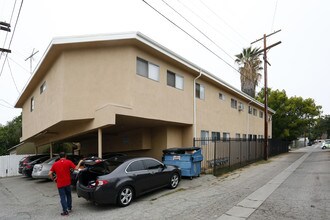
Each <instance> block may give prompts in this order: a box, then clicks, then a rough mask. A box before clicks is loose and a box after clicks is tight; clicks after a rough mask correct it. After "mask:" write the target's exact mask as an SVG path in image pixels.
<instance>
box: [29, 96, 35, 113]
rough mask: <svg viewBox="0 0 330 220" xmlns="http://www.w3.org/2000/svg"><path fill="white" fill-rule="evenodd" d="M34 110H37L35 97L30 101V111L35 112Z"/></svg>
mask: <svg viewBox="0 0 330 220" xmlns="http://www.w3.org/2000/svg"><path fill="white" fill-rule="evenodd" d="M34 108H35V100H34V96H32V97H31V100H30V111H31V112H33V110H34Z"/></svg>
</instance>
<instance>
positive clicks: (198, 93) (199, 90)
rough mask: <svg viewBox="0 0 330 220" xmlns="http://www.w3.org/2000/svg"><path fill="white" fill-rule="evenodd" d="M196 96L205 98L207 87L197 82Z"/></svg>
mask: <svg viewBox="0 0 330 220" xmlns="http://www.w3.org/2000/svg"><path fill="white" fill-rule="evenodd" d="M196 98H199V99H204V98H205V89H204V86H203V85H201V84H198V83H196Z"/></svg>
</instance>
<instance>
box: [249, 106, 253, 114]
mask: <svg viewBox="0 0 330 220" xmlns="http://www.w3.org/2000/svg"><path fill="white" fill-rule="evenodd" d="M249 114H252V107H251V106H249Z"/></svg>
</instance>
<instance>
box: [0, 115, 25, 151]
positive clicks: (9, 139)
mask: <svg viewBox="0 0 330 220" xmlns="http://www.w3.org/2000/svg"><path fill="white" fill-rule="evenodd" d="M21 130H22V115H20V116H18V117H15V118H14V119H13V120H12V121H10V122H8V123H7V125H5V126H3V125H0V156H1V155H6V154H8V149H9V148H11V147H13V146H15V145H17V144H19V143H20V137H21Z"/></svg>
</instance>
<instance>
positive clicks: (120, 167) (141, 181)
mask: <svg viewBox="0 0 330 220" xmlns="http://www.w3.org/2000/svg"><path fill="white" fill-rule="evenodd" d="M180 179H181V170H180V169H179V168H178V167H176V166H171V165H164V164H163V163H161V162H160V161H158V160H156V159H154V158H150V157H140V158H132V157H127V156H121V157H114V158H111V159H109V160H95V161H91V162H90V164H89V165H87V167H86V168H85V169H84V170H82V171H80V173H79V177H78V182H77V194H78V197H83V198H85V199H87V200H90V201H93V202H95V203H98V204H118V205H119V206H127V205H129V204H130V203H131V201H132V199H133V198H134V197H138V196H140V195H143V194H145V193H148V192H151V191H154V190H156V189H160V188H164V187H168V188H170V189H174V188H176V187H177V186H178V184H179V181H180Z"/></svg>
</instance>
